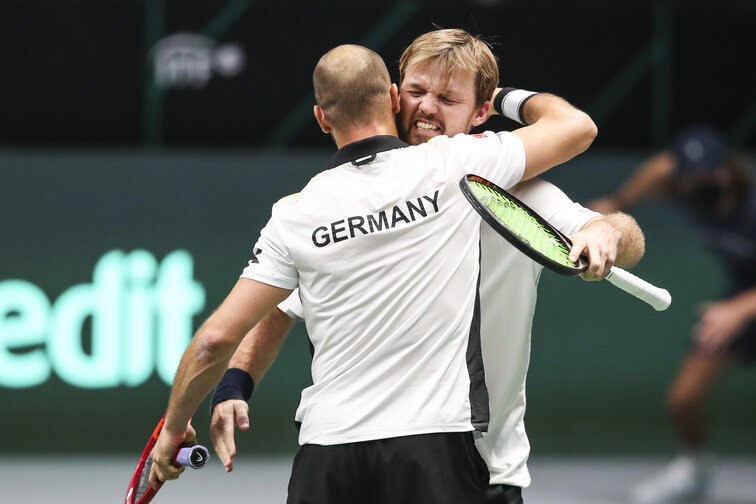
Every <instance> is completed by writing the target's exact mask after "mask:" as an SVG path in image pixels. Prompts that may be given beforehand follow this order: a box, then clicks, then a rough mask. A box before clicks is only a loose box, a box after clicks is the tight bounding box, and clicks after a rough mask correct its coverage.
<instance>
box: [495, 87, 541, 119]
mask: <svg viewBox="0 0 756 504" xmlns="http://www.w3.org/2000/svg"><path fill="white" fill-rule="evenodd" d="M502 94H503V96H501V97H499V95H502ZM535 94H538V93H536V92H535V91H526V90H524V89H513V88H504V89H502V90H501V91H499V94H498V95H496V98H494V109H495V110H496V111H497V112H498V113H499V114H501V115H503V116H504V117H508V118H509V119H512V120H513V121H517V122H518V123H520V124H523V125H527V123H526V122H525V118H524V117H523V116H522V109H523V107H524V106H525V102H526V101H528V98H530V97H531V96H533V95H535Z"/></svg>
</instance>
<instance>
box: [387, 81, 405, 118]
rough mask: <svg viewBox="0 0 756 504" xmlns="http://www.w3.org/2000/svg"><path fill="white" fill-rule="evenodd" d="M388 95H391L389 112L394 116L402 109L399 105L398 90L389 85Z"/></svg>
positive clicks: (393, 85)
mask: <svg viewBox="0 0 756 504" xmlns="http://www.w3.org/2000/svg"><path fill="white" fill-rule="evenodd" d="M389 94H390V95H391V110H392V111H393V112H394V115H396V114H398V113H399V110H401V108H402V107H401V105H399V88H398V87H397V86H396V84H391V89H389Z"/></svg>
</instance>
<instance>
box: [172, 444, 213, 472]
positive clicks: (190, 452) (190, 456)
mask: <svg viewBox="0 0 756 504" xmlns="http://www.w3.org/2000/svg"><path fill="white" fill-rule="evenodd" d="M209 458H210V452H209V451H208V450H207V448H205V447H204V446H202V445H194V446H189V447H186V448H181V449H180V450H179V452H178V454H177V455H176V462H178V463H179V464H181V465H185V466H189V467H191V468H192V469H202V467H204V465H205V462H207V459H209Z"/></svg>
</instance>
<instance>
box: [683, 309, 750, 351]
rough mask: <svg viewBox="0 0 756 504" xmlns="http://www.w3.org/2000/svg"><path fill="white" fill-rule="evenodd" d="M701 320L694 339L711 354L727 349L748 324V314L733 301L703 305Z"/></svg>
mask: <svg viewBox="0 0 756 504" xmlns="http://www.w3.org/2000/svg"><path fill="white" fill-rule="evenodd" d="M701 311H702V314H701V320H700V321H699V322H698V325H697V326H696V328H695V330H694V333H693V337H694V339H695V340H696V341H697V342H698V347H699V348H700V349H702V350H704V351H705V352H707V353H710V354H716V353H720V352H722V351H724V350H725V349H726V348H727V345H726V344H727V343H728V342H729V341H730V340H731V339H732V337H733V336H734V335H735V334H737V333H738V331H740V329H742V328H743V326H744V325H745V324H746V323H747V322H748V314H747V313H744V312H743V310H742V309H741V307H740V306H739V304H738V303H737V302H735V301H733V300H726V301H720V302H716V303H706V304H704V305H702V310H701Z"/></svg>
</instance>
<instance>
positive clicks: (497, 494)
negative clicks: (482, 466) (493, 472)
mask: <svg viewBox="0 0 756 504" xmlns="http://www.w3.org/2000/svg"><path fill="white" fill-rule="evenodd" d="M523 503H524V501H523V500H522V488H520V487H517V486H512V485H490V486H489V487H488V488H486V492H485V496H484V497H483V504H523Z"/></svg>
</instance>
